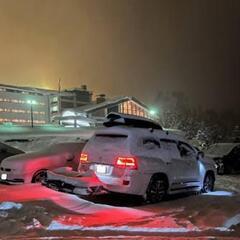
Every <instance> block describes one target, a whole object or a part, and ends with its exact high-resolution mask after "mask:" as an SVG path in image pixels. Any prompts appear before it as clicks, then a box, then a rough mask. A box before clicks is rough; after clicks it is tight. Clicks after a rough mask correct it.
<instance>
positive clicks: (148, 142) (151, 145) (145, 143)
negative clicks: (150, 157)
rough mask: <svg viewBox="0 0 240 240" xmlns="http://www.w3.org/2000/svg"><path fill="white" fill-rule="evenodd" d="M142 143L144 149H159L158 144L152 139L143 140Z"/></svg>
mask: <svg viewBox="0 0 240 240" xmlns="http://www.w3.org/2000/svg"><path fill="white" fill-rule="evenodd" d="M142 143H143V147H144V148H145V149H149V150H150V149H154V148H160V143H159V142H158V141H157V140H156V139H154V138H144V139H143V142H142Z"/></svg>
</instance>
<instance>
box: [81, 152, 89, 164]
mask: <svg viewBox="0 0 240 240" xmlns="http://www.w3.org/2000/svg"><path fill="white" fill-rule="evenodd" d="M87 162H88V154H87V153H81V155H80V163H87Z"/></svg>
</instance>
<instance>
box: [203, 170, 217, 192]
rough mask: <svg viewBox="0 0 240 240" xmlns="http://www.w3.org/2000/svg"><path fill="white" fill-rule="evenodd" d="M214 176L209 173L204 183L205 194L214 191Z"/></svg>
mask: <svg viewBox="0 0 240 240" xmlns="http://www.w3.org/2000/svg"><path fill="white" fill-rule="evenodd" d="M214 181H215V180H214V176H213V174H211V173H207V174H206V176H205V178H204V181H203V188H202V192H203V193H208V192H212V191H213V189H214Z"/></svg>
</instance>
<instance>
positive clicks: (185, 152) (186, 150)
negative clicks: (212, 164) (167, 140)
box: [178, 142, 196, 158]
mask: <svg viewBox="0 0 240 240" xmlns="http://www.w3.org/2000/svg"><path fill="white" fill-rule="evenodd" d="M178 150H179V152H180V155H181V157H182V158H186V157H187V158H189V157H195V156H196V153H195V151H194V150H193V148H192V147H191V146H190V145H188V144H187V143H184V142H179V143H178Z"/></svg>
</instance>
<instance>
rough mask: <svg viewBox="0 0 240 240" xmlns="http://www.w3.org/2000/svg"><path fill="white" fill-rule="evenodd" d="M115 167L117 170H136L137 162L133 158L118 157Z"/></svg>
mask: <svg viewBox="0 0 240 240" xmlns="http://www.w3.org/2000/svg"><path fill="white" fill-rule="evenodd" d="M116 166H117V167H119V168H129V169H135V170H136V169H137V168H138V167H137V160H136V158H134V157H118V158H117V161H116Z"/></svg>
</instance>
